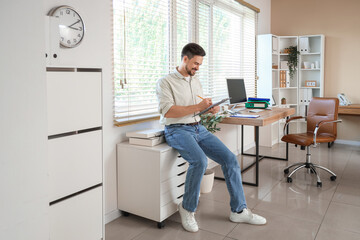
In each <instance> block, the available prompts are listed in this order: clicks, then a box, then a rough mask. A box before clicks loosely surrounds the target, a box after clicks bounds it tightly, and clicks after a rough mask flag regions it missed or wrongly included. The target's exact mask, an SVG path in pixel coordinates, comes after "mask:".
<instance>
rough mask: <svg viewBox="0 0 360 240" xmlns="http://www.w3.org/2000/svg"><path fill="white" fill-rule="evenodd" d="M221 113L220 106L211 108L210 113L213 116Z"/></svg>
mask: <svg viewBox="0 0 360 240" xmlns="http://www.w3.org/2000/svg"><path fill="white" fill-rule="evenodd" d="M219 111H220V106H215V107H213V108H210V110H209V111H208V112H209V113H212V114H216V113H218V112H219Z"/></svg>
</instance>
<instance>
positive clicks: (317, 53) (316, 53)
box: [300, 52, 321, 55]
mask: <svg viewBox="0 0 360 240" xmlns="http://www.w3.org/2000/svg"><path fill="white" fill-rule="evenodd" d="M320 54H321V53H319V52H314V53H301V54H300V55H320Z"/></svg>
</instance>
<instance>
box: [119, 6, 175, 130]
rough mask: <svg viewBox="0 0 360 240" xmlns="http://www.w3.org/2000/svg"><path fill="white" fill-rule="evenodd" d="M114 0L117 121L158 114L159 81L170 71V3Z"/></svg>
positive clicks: (134, 119)
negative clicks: (157, 91) (156, 89)
mask: <svg viewBox="0 0 360 240" xmlns="http://www.w3.org/2000/svg"><path fill="white" fill-rule="evenodd" d="M113 3H114V4H113V7H114V83H115V101H114V108H115V109H114V111H115V120H116V122H118V123H122V122H128V121H137V120H142V119H143V118H151V117H156V116H158V113H157V104H158V103H157V99H156V95H155V86H156V82H157V80H158V79H159V78H160V77H162V76H164V75H165V74H166V73H168V72H169V46H168V45H169V44H168V42H169V41H168V36H169V26H168V25H169V21H168V19H169V11H168V9H169V2H168V0H135V1H134V0H119V1H114V2H113Z"/></svg>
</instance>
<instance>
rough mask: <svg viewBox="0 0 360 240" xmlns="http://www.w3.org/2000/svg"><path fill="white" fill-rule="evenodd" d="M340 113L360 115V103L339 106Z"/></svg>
mask: <svg viewBox="0 0 360 240" xmlns="http://www.w3.org/2000/svg"><path fill="white" fill-rule="evenodd" d="M339 115H360V104H350V105H349V106H339Z"/></svg>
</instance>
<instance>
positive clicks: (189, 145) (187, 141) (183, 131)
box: [165, 124, 246, 212]
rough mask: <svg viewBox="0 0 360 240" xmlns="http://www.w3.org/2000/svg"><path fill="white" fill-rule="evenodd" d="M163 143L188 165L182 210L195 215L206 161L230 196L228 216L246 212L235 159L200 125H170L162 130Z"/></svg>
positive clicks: (237, 164)
mask: <svg viewBox="0 0 360 240" xmlns="http://www.w3.org/2000/svg"><path fill="white" fill-rule="evenodd" d="M165 138H166V141H167V143H168V144H169V145H170V146H171V147H173V148H175V149H176V150H177V151H178V152H179V153H180V154H181V156H182V157H183V158H184V159H185V160H186V161H187V162H188V163H189V168H188V170H187V174H186V181H185V193H184V198H183V208H185V209H186V210H188V211H190V212H195V210H196V208H197V205H198V202H199V193H200V183H201V179H202V177H203V175H204V173H205V170H206V168H207V157H206V156H208V157H209V158H211V159H212V160H214V161H215V162H217V163H218V164H220V165H221V168H222V171H223V173H224V177H225V181H226V185H227V188H228V191H229V194H230V207H231V211H232V212H239V211H241V210H242V209H244V208H246V200H245V195H244V189H243V186H242V181H241V171H240V166H239V163H238V161H237V158H236V156H235V155H234V154H233V153H232V152H231V151H230V150H229V149H228V148H227V147H226V146H225V145H224V144H223V143H222V142H221V141H220V140H219V139H218V138H217V137H216V136H215V135H213V134H212V133H210V132H209V131H208V130H207V129H206V128H205V127H204V126H202V125H201V124H198V125H194V126H190V125H181V124H172V125H167V126H166V127H165Z"/></svg>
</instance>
